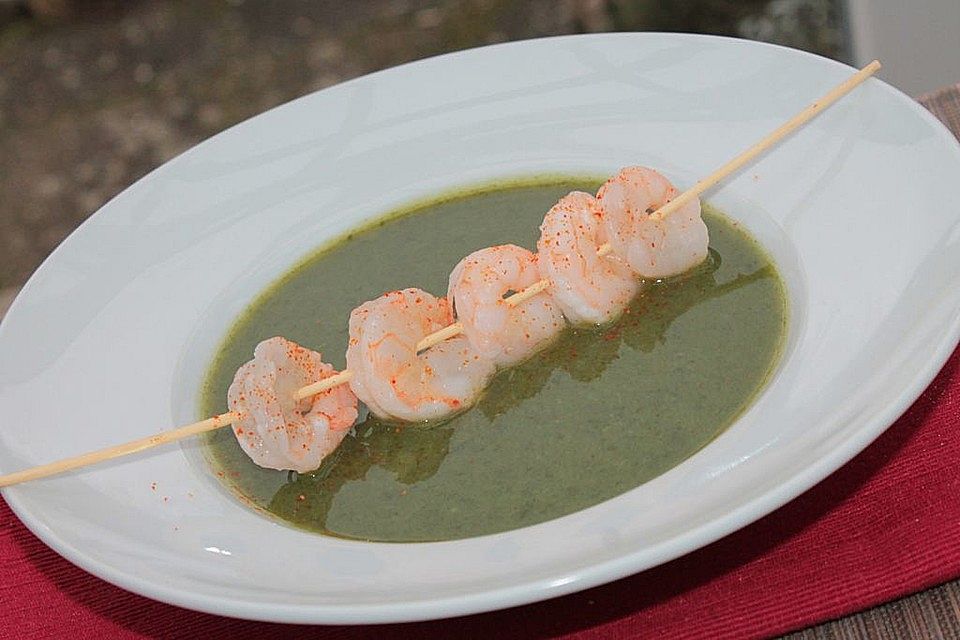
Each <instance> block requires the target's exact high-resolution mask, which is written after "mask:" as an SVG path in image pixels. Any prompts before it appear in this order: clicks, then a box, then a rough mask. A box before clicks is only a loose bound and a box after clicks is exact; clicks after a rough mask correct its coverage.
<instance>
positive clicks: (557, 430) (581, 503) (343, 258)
mask: <svg viewBox="0 0 960 640" xmlns="http://www.w3.org/2000/svg"><path fill="white" fill-rule="evenodd" d="M597 186H598V183H597V182H596V181H593V180H582V179H580V180H578V179H562V180H560V179H556V180H552V181H547V180H544V181H542V182H537V183H527V184H512V185H501V186H493V187H489V188H484V189H480V190H474V191H471V192H469V193H466V192H464V193H461V194H459V195H454V196H451V197H448V198H444V199H441V200H436V201H432V202H429V203H426V204H421V205H418V206H416V207H413V208H410V209H406V210H403V211H398V212H394V213H392V214H390V215H388V216H387V217H385V218H384V219H383V221H381V222H379V223H377V224H376V225H374V226H372V227H370V228H367V229H365V230H361V231H358V232H356V233H353V234H351V235H349V236H348V237H346V238H344V239H342V240H341V241H338V242H337V243H335V244H333V245H331V246H329V247H326V248H324V249H322V250H321V251H320V252H318V253H317V254H315V255H313V256H312V257H310V258H309V259H308V260H306V261H305V262H303V263H302V264H301V265H300V266H298V267H296V268H295V269H294V270H293V271H292V272H290V273H289V274H287V275H286V276H285V277H283V278H282V279H281V280H280V281H279V282H277V283H276V284H274V285H273V286H272V287H271V288H270V289H268V290H267V291H266V292H264V293H263V294H262V295H261V296H260V297H259V298H258V299H257V300H256V301H255V302H254V303H253V304H252V305H251V306H250V308H249V309H247V310H246V311H245V312H244V314H243V315H242V316H241V317H240V319H239V320H238V321H237V323H236V325H235V326H234V328H233V329H232V330H231V332H230V334H229V335H228V336H227V338H226V340H225V341H224V344H223V346H222V347H221V349H220V352H219V354H218V355H217V357H216V359H215V361H214V363H213V364H212V366H211V368H210V371H209V374H208V376H207V380H206V383H205V388H204V390H203V394H202V398H203V400H202V407H201V409H202V413H203V415H211V414H214V413H218V412H221V411H225V410H226V406H225V405H226V390H227V387H228V386H229V384H230V381H231V380H232V378H233V374H234V372H235V371H236V369H237V368H238V367H239V366H240V365H241V364H242V363H243V362H245V361H247V360H249V359H250V358H251V357H252V352H253V347H254V346H255V345H256V344H257V342H259V341H260V340H263V339H265V338H269V337H271V336H275V335H283V336H285V337H287V338H289V339H291V340H294V341H296V342H299V343H301V344H303V345H305V346H308V347H310V348H313V349H316V350H318V351H322V352H323V354H324V356H325V359H326V360H327V361H328V362H330V363H331V364H333V365H334V366H335V367H337V368H338V369H339V368H343V366H344V349H345V348H346V343H347V318H348V316H349V314H350V311H351V310H352V309H353V308H354V307H356V306H358V305H359V304H360V303H362V302H363V301H365V300H368V299H372V298H375V297H377V296H379V295H380V294H381V293H383V292H384V291H389V290H392V289H400V288H404V287H410V286H417V287H421V288H423V289H426V290H428V291H432V292H434V293H440V294H442V293H443V292H445V290H446V284H447V277H448V274H449V273H450V270H451V269H452V268H453V266H454V265H455V264H456V263H457V262H458V261H459V260H460V258H462V257H463V256H464V255H466V254H468V253H470V252H471V251H474V250H476V249H479V248H482V247H486V246H490V245H495V244H503V243H514V244H519V245H521V246H525V247H528V248H531V249H534V248H535V245H536V240H537V235H538V233H539V231H538V226H539V224H540V221H541V219H542V218H543V214H544V212H546V211H547V209H549V208H550V206H551V205H553V203H554V202H556V201H557V199H559V198H560V197H561V196H562V195H564V194H566V193H567V192H568V191H570V190H572V189H581V190H585V191H594V190H595V189H596V187H597ZM704 212H705V213H704V219H705V220H706V223H707V226H708V227H709V229H710V255H709V258H708V259H707V260H706V261H705V262H704V264H702V265H700V266H699V267H697V268H695V269H694V270H692V271H691V272H689V273H687V274H684V275H683V276H680V277H677V278H673V279H669V280H666V281H662V282H656V283H649V284H647V285H646V286H645V288H644V289H643V290H642V292H641V294H640V295H639V296H638V297H637V298H636V299H635V300H634V302H633V304H632V305H631V306H630V308H629V309H628V312H627V313H625V314H624V315H623V316H622V317H621V319H620V320H618V321H617V322H615V323H613V324H611V325H608V326H603V327H596V328H593V327H591V328H579V329H567V330H566V331H565V332H564V333H563V334H562V336H561V337H560V339H559V340H558V341H557V342H556V343H554V345H553V346H552V347H550V348H549V349H547V350H546V351H544V352H542V353H540V354H538V355H536V356H535V357H534V358H532V359H531V360H529V361H527V362H525V363H523V364H521V365H520V366H517V367H513V368H510V369H505V370H503V371H500V372H499V373H498V374H497V376H496V377H495V378H494V380H493V382H492V384H491V385H490V386H489V388H488V389H487V390H486V392H485V393H484V395H483V396H482V398H481V400H480V401H479V402H478V404H477V405H476V406H474V407H473V408H472V409H470V410H468V411H466V412H464V413H461V414H459V415H457V416H456V417H454V418H452V419H450V420H447V421H445V422H442V423H439V424H429V425H397V424H390V423H385V422H382V421H380V420H378V419H376V418H373V417H367V418H366V419H363V415H364V414H363V412H361V419H362V421H361V422H360V423H359V424H357V425H356V427H355V429H354V431H353V433H351V434H350V435H348V436H347V437H346V439H345V440H344V441H343V443H342V444H341V446H340V447H339V448H338V449H337V451H336V452H334V454H332V455H331V456H329V457H328V458H327V459H326V460H325V461H324V463H323V465H322V466H321V467H320V468H319V469H317V470H316V471H315V472H313V473H308V474H297V473H295V472H286V471H272V470H269V469H262V468H260V467H258V466H256V465H255V464H253V462H251V461H250V460H249V459H248V458H247V456H246V455H245V454H244V453H243V451H242V450H241V449H240V447H239V445H238V444H237V442H236V440H235V438H234V436H233V433H232V432H231V430H230V429H222V430H220V431H217V432H214V433H213V434H211V435H209V436H208V439H207V441H206V444H207V453H208V457H209V459H210V460H211V463H212V464H213V465H214V467H215V468H216V470H217V475H218V476H219V477H220V478H222V479H223V481H224V482H225V483H226V484H227V485H228V486H229V487H230V489H231V490H232V491H234V492H235V493H237V494H239V495H240V496H241V497H242V498H243V499H244V501H245V502H247V503H248V504H251V505H253V506H254V507H255V508H258V509H261V510H263V511H266V512H269V513H271V514H273V515H275V516H276V517H277V518H280V519H281V520H283V521H286V522H288V523H290V524H292V525H295V526H297V527H301V528H304V529H309V530H311V531H316V532H319V533H324V534H329V535H335V536H341V537H346V538H353V539H359V540H371V541H389V542H402V541H408V542H413V541H430V540H450V539H456V538H465V537H469V536H477V535H483V534H488V533H495V532H498V531H505V530H508V529H514V528H517V527H523V526H526V525H531V524H535V523H538V522H543V521H545V520H550V519H551V518H556V517H559V516H562V515H565V514H568V513H571V512H574V511H577V510H579V509H583V508H585V507H589V506H591V505H595V504H597V503H598V502H601V501H604V500H607V499H609V498H612V497H614V496H616V495H618V494H621V493H623V492H624V491H628V490H630V489H633V488H634V487H636V486H638V485H640V484H642V483H644V482H646V481H648V480H650V479H651V478H654V477H655V476H657V475H659V474H661V473H663V472H664V471H666V470H668V469H670V468H671V467H673V466H675V465H677V464H678V463H680V462H681V461H683V460H684V459H686V458H688V457H690V456H691V455H693V454H694V453H696V452H697V450H699V449H700V448H701V447H703V446H704V445H706V444H707V443H709V442H710V441H711V440H712V439H713V438H715V437H716V436H717V435H718V434H719V433H720V432H721V431H723V430H724V429H725V428H726V427H728V426H729V425H730V424H731V422H733V421H734V419H736V417H737V416H738V415H739V414H740V413H741V412H742V411H743V410H744V409H745V408H746V407H747V406H748V405H749V404H750V402H751V401H752V399H753V398H754V397H755V396H756V394H757V392H758V391H759V390H760V388H761V387H762V386H763V384H764V383H765V381H766V380H767V378H768V376H769V375H770V373H771V371H772V369H773V367H774V365H775V363H776V361H777V357H778V355H779V352H780V347H781V344H782V342H783V336H784V333H785V328H786V304H785V297H784V289H783V285H782V282H781V280H780V278H779V276H778V274H777V270H776V268H775V267H774V265H773V264H772V262H771V260H770V258H769V257H768V256H767V255H766V254H765V253H764V251H763V250H762V249H761V248H760V247H759V246H758V245H757V244H756V243H755V242H754V241H753V240H752V239H751V238H750V237H749V236H748V235H747V233H746V232H745V231H744V230H743V229H741V228H739V227H738V226H737V225H736V224H735V223H732V222H731V221H730V220H728V219H727V218H725V217H723V216H722V215H721V214H719V213H718V212H716V211H714V210H712V209H711V208H710V207H709V206H707V207H705V209H704Z"/></svg>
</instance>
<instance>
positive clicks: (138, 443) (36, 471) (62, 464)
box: [0, 411, 240, 487]
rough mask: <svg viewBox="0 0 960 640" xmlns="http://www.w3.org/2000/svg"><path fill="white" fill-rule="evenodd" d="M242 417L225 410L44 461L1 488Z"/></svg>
mask: <svg viewBox="0 0 960 640" xmlns="http://www.w3.org/2000/svg"><path fill="white" fill-rule="evenodd" d="M239 419H240V414H239V413H237V412H236V411H228V412H227V413H221V414H220V415H217V416H213V417H212V418H207V419H206V420H201V421H200V422H194V423H193V424H188V425H186V426H185V427H179V428H177V429H172V430H170V431H161V432H160V433H158V434H155V435H152V436H147V437H146V438H140V439H139V440H134V441H133V442H127V443H125V444H118V445H116V446H113V447H107V448H106V449H100V450H99V451H91V452H90V453H84V454H83V455H79V456H74V457H72V458H65V459H63V460H58V461H57V462H51V463H49V464H42V465H40V466H39V467H32V468H30V469H25V470H23V471H17V472H16V473H10V474H7V475H5V476H0V487H9V486H10V485H12V484H18V483H20V482H26V481H27V480H37V479H39V478H46V477H47V476H52V475H55V474H57V473H63V472H64V471H70V470H71V469H78V468H80V467H86V466H88V465H91V464H96V463H98V462H103V461H105V460H112V459H113V458H119V457H121V456H125V455H128V454H131V453H136V452H138V451H143V450H144V449H150V448H151V447H155V446H157V445H161V444H166V443H167V442H174V441H176V440H182V439H183V438H189V437H190V436H195V435H197V434H198V433H203V432H205V431H213V430H214V429H219V428H220V427H223V426H226V425H228V424H231V423H233V422H234V421H236V420H239Z"/></svg>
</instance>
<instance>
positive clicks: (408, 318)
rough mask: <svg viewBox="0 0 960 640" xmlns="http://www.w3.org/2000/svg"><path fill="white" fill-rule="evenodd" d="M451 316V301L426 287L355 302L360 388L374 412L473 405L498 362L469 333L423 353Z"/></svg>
mask: <svg viewBox="0 0 960 640" xmlns="http://www.w3.org/2000/svg"><path fill="white" fill-rule="evenodd" d="M452 322H453V314H452V313H451V311H450V305H449V304H448V303H447V301H446V300H444V299H438V298H435V297H434V296H432V295H430V294H429V293H427V292H425V291H422V290H420V289H404V290H403V291H391V292H390V293H385V294H384V295H382V296H380V297H379V298H377V299H376V300H371V301H369V302H365V303H363V304H362V305H360V306H359V307H357V308H356V309H354V310H353V312H351V313H350V340H349V345H348V346H347V366H348V367H349V368H350V370H351V371H353V378H352V379H351V380H350V386H351V387H352V388H353V392H354V393H356V394H357V397H359V398H360V400H362V401H363V402H364V404H366V405H367V407H368V408H369V409H370V411H372V412H373V413H374V414H375V415H377V416H379V417H381V418H387V419H396V420H408V421H411V422H417V421H422V420H433V419H437V418H441V417H444V416H446V415H449V414H452V413H455V412H457V411H460V410H462V409H466V408H467V407H469V406H470V405H472V404H473V403H474V402H475V401H476V400H477V398H478V397H479V396H480V393H481V392H482V391H483V388H484V387H485V386H486V384H487V382H488V381H489V379H490V376H492V375H493V372H494V364H493V362H491V361H490V360H489V359H488V358H485V357H483V356H481V355H480V354H479V353H477V350H476V349H474V348H473V347H472V346H471V345H470V342H469V341H468V340H467V339H466V338H465V337H463V336H459V337H456V338H453V339H452V340H447V341H446V342H442V343H440V344H438V345H436V346H434V347H431V348H430V349H428V350H426V351H424V352H423V353H420V354H418V353H417V343H418V342H419V341H420V340H421V339H422V338H423V337H425V336H426V335H428V334H430V333H433V332H434V331H436V330H438V329H442V328H443V327H445V326H447V325H449V324H451V323H452Z"/></svg>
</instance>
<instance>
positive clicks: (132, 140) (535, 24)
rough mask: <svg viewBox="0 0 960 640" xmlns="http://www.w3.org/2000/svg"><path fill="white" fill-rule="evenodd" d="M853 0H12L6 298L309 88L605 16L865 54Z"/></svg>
mask: <svg viewBox="0 0 960 640" xmlns="http://www.w3.org/2000/svg"><path fill="white" fill-rule="evenodd" d="M870 1H872V0H865V2H867V3H869V2H870ZM876 1H877V2H878V3H882V2H884V1H885V0H876ZM925 1H928V2H929V1H934V2H936V1H940V2H941V3H945V4H949V5H951V6H952V5H954V4H956V5H957V6H960V3H958V2H956V0H925ZM850 2H851V3H852V4H854V5H855V4H856V0H850ZM892 4H896V3H892ZM901 4H909V3H901ZM850 9H851V8H850V7H848V6H847V4H846V3H845V2H844V1H843V0H675V1H672V2H671V1H669V0H659V1H657V0H433V1H421V2H415V1H412V0H409V1H407V0H351V1H342V0H316V1H307V0H302V1H298V0H274V1H270V0H246V1H244V0H192V1H187V0H184V1H174V0H170V1H164V2H160V1H148V0H0V290H2V293H0V305H2V306H0V309H2V308H3V306H5V305H3V298H4V297H6V298H7V299H9V298H10V297H11V296H12V294H13V292H14V291H15V290H16V288H17V287H18V286H19V285H21V284H22V283H23V282H24V281H25V280H26V279H27V278H28V277H29V275H30V274H31V272H32V271H33V270H34V269H35V268H36V267H37V266H38V265H39V264H40V262H41V261H42V260H43V259H44V258H45V257H46V256H47V254H48V253H49V252H50V251H51V250H52V249H53V248H54V247H55V246H56V245H57V244H58V243H59V242H60V241H61V240H62V239H63V238H64V237H66V236H67V234H69V233H70V232H71V231H72V230H73V229H74V228H75V227H76V226H77V225H78V224H79V223H80V222H82V221H83V220H84V219H85V218H86V217H87V216H88V215H90V214H91V213H92V212H94V211H96V210H97V209H98V208H99V207H100V206H101V205H102V204H103V203H105V202H106V201H107V200H109V199H110V198H112V197H113V196H114V195H116V194H117V193H118V192H119V191H121V190H122V189H123V188H125V187H126V186H128V185H129V184H131V183H132V182H134V181H135V180H136V179H137V178H139V177H140V176H142V175H144V174H145V173H147V172H148V171H150V170H151V169H153V168H155V167H157V166H158V165H160V164H162V163H163V162H164V161H166V160H168V159H169V158H171V157H173V156H175V155H177V154H178V153H180V152H182V151H184V150H185V149H187V148H189V147H191V146H193V145H195V144H197V143H198V142H200V141H201V140H203V139H204V138H207V137H209V136H211V135H213V134H215V133H217V132H218V131H221V130H223V129H225V128H226V127H229V126H230V125H232V124H234V123H237V122H239V121H241V120H244V119H246V118H248V117H250V116H252V115H255V114H256V113H259V112H261V111H263V110H265V109H268V108H270V107H273V106H275V105H277V104H280V103H282V102H286V101H288V100H291V99H293V98H296V97H298V96H301V95H303V94H305V93H308V92H311V91H315V90H317V89H322V88H324V87H328V86H330V85H333V84H335V83H338V82H341V81H343V80H346V79H348V78H351V77H354V76H357V75H361V74H364V73H368V72H371V71H375V70H377V69H381V68H384V67H389V66H393V65H396V64H400V63H402V62H407V61H410V60H415V59H418V58H423V57H425V56H431V55H435V54H439V53H443V52H447V51H454V50H457V49H463V48H467V47H475V46H480V45H484V44H490V43H495V42H503V41H507V40H517V39H523V38H533V37H540V36H548V35H557V34H569V33H584V32H599V31H644V30H656V31H688V32H697V33H713V34H723V35H731V36H738V37H743V38H752V39H758V40H766V41H770V42H776V43H780V44H785V45H789V46H792V47H798V48H801V49H806V50H809V51H813V52H816V53H819V54H822V55H825V56H829V57H832V58H836V59H839V60H843V61H847V62H857V60H855V58H856V57H857V55H858V52H856V51H854V47H853V46H852V45H851V41H852V39H851V37H850V25H851V24H852V25H853V26H854V27H855V28H860V27H862V26H863V24H865V23H864V20H865V19H868V18H869V17H870V15H871V12H870V11H869V10H868V11H866V12H864V11H860V12H859V14H858V10H857V8H856V6H854V7H853V10H852V11H851V10H850ZM860 14H862V15H860ZM864 16H866V18H865V17H864ZM958 20H960V18H958ZM868 22H869V20H868ZM867 26H868V27H869V24H868V25H867ZM957 26H960V25H957ZM955 33H956V31H954V34H955ZM958 49H960V47H958ZM861 53H862V52H861ZM957 75H958V76H960V68H958V69H957ZM958 79H960V77H958ZM930 88H931V89H932V88H934V87H932V86H931V87H930Z"/></svg>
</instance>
